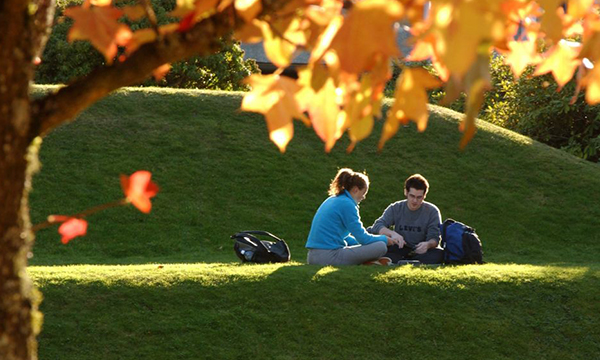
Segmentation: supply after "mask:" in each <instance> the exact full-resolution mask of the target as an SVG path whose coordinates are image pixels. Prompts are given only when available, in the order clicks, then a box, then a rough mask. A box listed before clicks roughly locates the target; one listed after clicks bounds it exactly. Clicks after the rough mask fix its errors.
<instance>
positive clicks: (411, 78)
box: [379, 68, 441, 149]
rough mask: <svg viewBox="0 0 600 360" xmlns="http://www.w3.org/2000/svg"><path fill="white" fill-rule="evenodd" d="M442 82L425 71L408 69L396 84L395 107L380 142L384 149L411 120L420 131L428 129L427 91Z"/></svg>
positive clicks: (390, 112)
mask: <svg viewBox="0 0 600 360" xmlns="http://www.w3.org/2000/svg"><path fill="white" fill-rule="evenodd" d="M440 85H441V82H440V81H439V80H438V79H436V78H435V77H433V76H432V75H431V74H429V73H428V72H427V70H425V69H421V68H406V69H404V70H403V71H402V74H401V75H400V77H399V78H398V81H397V83H396V93H395V99H394V105H392V108H391V109H390V110H389V112H388V116H387V119H386V121H385V125H384V128H383V133H382V134H381V139H380V140H379V149H382V148H383V146H384V145H385V143H386V141H388V140H389V139H390V138H391V137H392V136H394V134H395V133H396V132H397V131H398V126H399V124H400V123H402V124H407V123H408V122H409V121H410V120H412V121H414V122H416V123H417V128H418V130H419V131H424V130H425V128H426V127H427V119H428V117H429V114H428V112H427V100H428V98H427V89H434V88H436V87H439V86H440Z"/></svg>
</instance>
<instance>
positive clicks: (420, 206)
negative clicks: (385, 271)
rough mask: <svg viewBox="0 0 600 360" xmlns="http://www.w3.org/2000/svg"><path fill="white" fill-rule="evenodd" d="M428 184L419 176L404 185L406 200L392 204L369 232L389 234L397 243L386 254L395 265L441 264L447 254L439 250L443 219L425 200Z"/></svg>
mask: <svg viewBox="0 0 600 360" xmlns="http://www.w3.org/2000/svg"><path fill="white" fill-rule="evenodd" d="M428 191H429V183H428V182H427V179H425V178H424V177H423V176H421V175H420V174H414V175H411V176H409V177H408V179H406V181H405V182H404V195H405V196H406V200H401V201H397V202H395V203H392V204H390V205H389V206H388V207H387V208H386V209H385V211H384V212H383V214H382V215H381V217H380V218H379V219H377V220H375V223H373V226H371V227H369V228H368V229H367V231H369V232H370V233H372V234H379V235H386V236H388V237H390V238H391V239H392V240H394V241H397V242H398V243H397V244H394V245H392V246H388V252H387V253H386V254H385V255H384V256H386V257H389V258H390V259H391V260H392V262H393V263H398V262H402V260H418V261H419V262H420V263H423V264H439V263H442V261H443V259H444V252H443V250H442V249H441V248H440V247H439V242H440V224H441V222H442V216H441V215H440V210H439V209H438V208H437V206H435V205H433V204H432V203H430V202H427V201H425V197H426V196H427V192H428Z"/></svg>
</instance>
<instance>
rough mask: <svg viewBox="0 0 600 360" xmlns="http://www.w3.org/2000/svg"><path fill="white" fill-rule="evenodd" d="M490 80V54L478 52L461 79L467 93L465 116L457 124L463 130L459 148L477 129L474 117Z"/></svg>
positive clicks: (463, 146) (489, 85)
mask: <svg viewBox="0 0 600 360" xmlns="http://www.w3.org/2000/svg"><path fill="white" fill-rule="evenodd" d="M491 82H492V81H491V75H490V56H489V54H488V53H485V52H480V53H479V54H477V58H476V59H475V62H474V63H473V65H472V66H471V68H470V69H469V71H468V72H467V74H466V75H465V78H464V80H463V81H461V84H462V83H464V85H465V87H466V93H467V103H466V109H465V116H464V118H463V120H462V121H461V123H460V126H459V130H460V131H462V132H463V136H462V138H461V140H460V144H459V147H460V149H461V150H462V149H464V148H465V147H466V146H467V144H468V143H469V142H470V141H471V139H473V136H474V135H475V132H476V131H477V127H476V125H475V118H476V117H477V115H478V114H479V110H480V109H481V106H482V105H483V100H484V95H485V92H486V91H487V90H489V89H491V87H492V84H491ZM461 86H462V85H461Z"/></svg>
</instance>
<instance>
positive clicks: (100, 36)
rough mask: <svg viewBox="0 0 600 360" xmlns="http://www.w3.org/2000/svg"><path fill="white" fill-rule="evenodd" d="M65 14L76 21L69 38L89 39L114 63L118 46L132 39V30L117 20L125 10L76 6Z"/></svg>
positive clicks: (70, 39) (108, 61)
mask: <svg viewBox="0 0 600 360" xmlns="http://www.w3.org/2000/svg"><path fill="white" fill-rule="evenodd" d="M64 14H65V15H66V16H68V17H70V18H72V19H73V20H74V21H75V22H74V23H73V26H72V27H71V29H70V30H69V33H68V35H67V39H68V40H69V42H72V41H75V40H89V41H90V43H92V45H93V46H94V47H95V48H96V49H98V51H100V52H101V53H102V54H103V55H104V58H105V59H106V62H107V63H108V64H112V62H113V59H114V57H115V55H116V54H117V46H118V45H125V44H127V42H128V41H129V40H130V39H131V36H132V34H131V30H130V29H129V27H128V26H127V25H125V24H121V23H119V22H117V19H119V18H120V17H121V16H122V15H123V11H122V10H120V9H116V8H114V7H109V6H92V7H90V6H87V7H86V6H85V5H84V6H74V7H70V8H68V9H66V10H65V12H64Z"/></svg>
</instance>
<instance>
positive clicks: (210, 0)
mask: <svg viewBox="0 0 600 360" xmlns="http://www.w3.org/2000/svg"><path fill="white" fill-rule="evenodd" d="M219 1H220V0H177V2H176V6H175V10H173V11H171V12H170V13H169V16H172V17H184V16H186V15H189V14H190V13H191V12H194V14H195V17H196V19H194V22H196V21H198V20H200V19H201V18H202V16H204V14H206V13H209V12H211V11H214V10H215V7H216V6H217V4H218V3H219Z"/></svg>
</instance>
